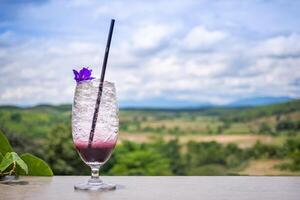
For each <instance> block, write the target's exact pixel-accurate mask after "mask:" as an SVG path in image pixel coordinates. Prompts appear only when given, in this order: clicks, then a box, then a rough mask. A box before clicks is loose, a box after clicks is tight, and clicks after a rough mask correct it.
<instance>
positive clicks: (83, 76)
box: [73, 67, 94, 83]
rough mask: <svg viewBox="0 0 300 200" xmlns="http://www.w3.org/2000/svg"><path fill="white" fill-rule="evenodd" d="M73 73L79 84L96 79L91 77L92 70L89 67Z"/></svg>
mask: <svg viewBox="0 0 300 200" xmlns="http://www.w3.org/2000/svg"><path fill="white" fill-rule="evenodd" d="M73 73H74V75H75V77H74V79H75V80H76V82H77V83H79V82H80V81H85V80H92V79H94V77H91V75H92V70H91V69H89V68H88V67H83V68H82V69H81V70H80V71H79V72H78V71H76V70H75V69H73Z"/></svg>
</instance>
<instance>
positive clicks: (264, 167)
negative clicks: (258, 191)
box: [238, 160, 300, 176]
mask: <svg viewBox="0 0 300 200" xmlns="http://www.w3.org/2000/svg"><path fill="white" fill-rule="evenodd" d="M283 162H284V161H283V160H252V161H250V163H249V164H248V166H247V167H246V168H245V169H243V170H242V171H239V172H238V173H239V174H241V175H250V176H253V175H255V176H264V175H271V176H273V175H277V176H278V175H282V176H295V175H296V176H299V175H300V173H299V172H291V171H281V170H279V169H277V168H275V165H277V164H280V163H283Z"/></svg>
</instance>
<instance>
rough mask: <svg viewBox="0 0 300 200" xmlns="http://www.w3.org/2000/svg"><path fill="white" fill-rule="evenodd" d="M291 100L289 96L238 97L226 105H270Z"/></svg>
mask: <svg viewBox="0 0 300 200" xmlns="http://www.w3.org/2000/svg"><path fill="white" fill-rule="evenodd" d="M291 100H293V99H292V98H290V97H254V98H246V99H240V100H237V101H234V102H231V103H230V104H228V105H227V106H230V107H247V106H251V107H253V106H263V105H271V104H278V103H284V102H288V101H291Z"/></svg>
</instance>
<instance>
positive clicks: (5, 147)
mask: <svg viewBox="0 0 300 200" xmlns="http://www.w3.org/2000/svg"><path fill="white" fill-rule="evenodd" d="M0 143H1V146H0V176H5V175H12V174H19V175H26V174H27V175H33V176H52V175H53V173H52V171H51V168H50V167H49V166H48V165H47V163H45V162H44V161H43V160H41V159H39V158H37V157H35V156H33V155H31V154H24V155H21V157H20V156H19V155H18V154H17V153H16V152H14V151H13V148H12V147H11V145H10V143H9V142H8V140H7V138H6V137H5V135H4V134H3V133H2V132H1V131H0ZM3 153H5V156H3Z"/></svg>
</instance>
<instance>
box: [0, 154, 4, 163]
mask: <svg viewBox="0 0 300 200" xmlns="http://www.w3.org/2000/svg"><path fill="white" fill-rule="evenodd" d="M2 159H3V155H2V153H1V152H0V163H1V161H2Z"/></svg>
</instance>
